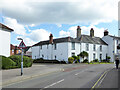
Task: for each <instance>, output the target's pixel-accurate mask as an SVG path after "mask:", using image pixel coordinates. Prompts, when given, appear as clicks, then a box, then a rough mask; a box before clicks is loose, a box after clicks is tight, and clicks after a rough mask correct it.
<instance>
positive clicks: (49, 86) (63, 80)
mask: <svg viewBox="0 0 120 90" xmlns="http://www.w3.org/2000/svg"><path fill="white" fill-rule="evenodd" d="M63 81H64V79H62V80H60V81H57V82H55V83H53V84H51V85H48V86H46V87H44V88H49V87H51V86H54V85H56V84H58V83H61V82H63Z"/></svg>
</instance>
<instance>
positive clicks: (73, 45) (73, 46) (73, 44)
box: [72, 42, 75, 50]
mask: <svg viewBox="0 0 120 90" xmlns="http://www.w3.org/2000/svg"><path fill="white" fill-rule="evenodd" d="M72 50H75V43H74V42H72Z"/></svg>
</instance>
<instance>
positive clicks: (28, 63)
mask: <svg viewBox="0 0 120 90" xmlns="http://www.w3.org/2000/svg"><path fill="white" fill-rule="evenodd" d="M9 58H10V59H11V60H13V61H14V62H16V66H18V67H19V68H20V67H21V56H20V55H12V56H10V57H9ZM32 63H33V60H32V59H31V58H29V57H27V56H23V67H31V66H32Z"/></svg>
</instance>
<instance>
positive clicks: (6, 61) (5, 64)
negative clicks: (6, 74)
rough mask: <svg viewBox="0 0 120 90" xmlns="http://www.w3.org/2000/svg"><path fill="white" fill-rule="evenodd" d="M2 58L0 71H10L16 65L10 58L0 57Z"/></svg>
mask: <svg viewBox="0 0 120 90" xmlns="http://www.w3.org/2000/svg"><path fill="white" fill-rule="evenodd" d="M0 57H2V60H1V62H2V69H11V68H13V67H15V65H16V63H15V62H14V61H12V60H11V59H10V58H7V57H5V56H0Z"/></svg>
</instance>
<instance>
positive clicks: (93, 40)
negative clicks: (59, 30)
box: [33, 35, 108, 46]
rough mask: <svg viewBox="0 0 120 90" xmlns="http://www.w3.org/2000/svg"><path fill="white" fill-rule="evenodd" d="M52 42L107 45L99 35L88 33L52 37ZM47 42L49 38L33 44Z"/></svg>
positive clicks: (44, 43) (45, 43) (38, 44)
mask: <svg viewBox="0 0 120 90" xmlns="http://www.w3.org/2000/svg"><path fill="white" fill-rule="evenodd" d="M53 42H54V43H62V42H75V43H80V42H81V43H91V44H100V45H108V44H107V43H105V42H104V41H103V40H102V39H101V38H100V37H91V36H89V35H81V37H80V38H72V37H64V38H57V39H53ZM47 44H49V40H46V41H41V42H39V43H37V44H35V45H33V46H40V45H47Z"/></svg>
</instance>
